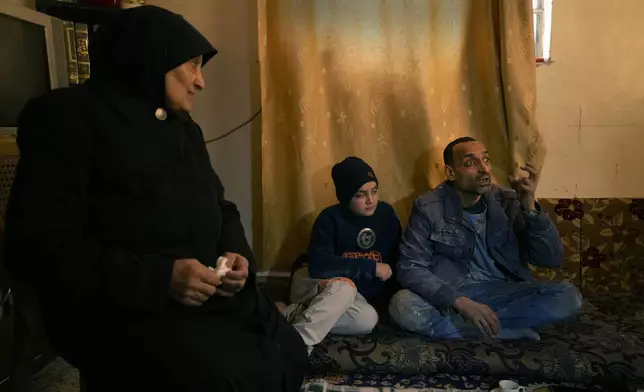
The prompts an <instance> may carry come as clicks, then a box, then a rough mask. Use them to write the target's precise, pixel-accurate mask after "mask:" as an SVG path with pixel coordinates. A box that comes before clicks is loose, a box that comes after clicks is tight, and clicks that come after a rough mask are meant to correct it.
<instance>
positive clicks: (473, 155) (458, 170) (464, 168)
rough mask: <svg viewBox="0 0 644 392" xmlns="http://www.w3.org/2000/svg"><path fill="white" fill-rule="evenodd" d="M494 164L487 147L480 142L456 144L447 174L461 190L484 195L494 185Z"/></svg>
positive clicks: (446, 167)
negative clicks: (492, 172)
mask: <svg viewBox="0 0 644 392" xmlns="http://www.w3.org/2000/svg"><path fill="white" fill-rule="evenodd" d="M491 171H492V166H491V165H490V156H489V154H488V151H487V148H485V146H484V145H483V143H480V142H465V143H460V144H457V145H456V146H454V159H453V161H452V164H451V165H446V166H445V175H446V176H447V179H448V180H450V181H452V182H453V183H454V184H455V186H456V189H458V190H459V191H461V192H464V193H468V194H472V195H482V194H483V193H485V192H487V191H488V190H489V189H490V187H491V186H492V177H491V175H490V174H491Z"/></svg>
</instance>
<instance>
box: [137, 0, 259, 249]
mask: <svg viewBox="0 0 644 392" xmlns="http://www.w3.org/2000/svg"><path fill="white" fill-rule="evenodd" d="M148 4H152V5H158V6H161V7H165V8H167V9H169V10H171V11H174V12H177V13H180V14H182V15H183V16H184V17H185V18H186V19H187V20H188V21H189V22H190V23H192V24H193V25H194V26H195V27H196V28H197V29H198V30H199V31H200V32H201V33H202V34H204V35H205V36H206V37H207V38H208V39H209V40H210V42H212V44H213V45H214V46H215V47H216V48H217V49H218V50H219V53H218V54H217V56H215V57H214V58H213V60H211V62H210V63H208V65H207V66H206V67H205V68H204V77H205V79H206V89H205V90H204V91H203V92H201V94H200V95H201V96H200V98H199V99H198V101H197V107H196V109H195V112H194V113H193V115H194V118H195V120H196V121H197V122H198V123H199V124H200V125H201V127H202V129H203V132H204V135H205V137H206V139H211V138H213V137H216V136H218V135H221V134H223V133H225V132H227V131H228V130H231V129H232V128H234V127H236V126H237V125H239V124H241V123H243V122H244V121H246V120H247V119H248V118H250V117H251V116H252V114H254V113H255V112H256V111H257V110H258V109H259V107H260V86H259V64H258V60H259V58H258V53H257V0H235V1H231V0H149V1H148ZM260 122H261V116H259V117H258V118H257V119H255V121H253V122H252V123H251V124H249V125H247V126H245V127H244V128H242V129H240V130H239V131H237V132H235V133H234V134H233V135H231V136H230V137H227V138H225V139H223V140H221V141H218V142H214V143H210V144H209V147H208V150H209V152H210V158H211V161H212V163H213V167H214V168H215V170H216V171H217V173H218V174H219V176H220V177H221V180H222V182H223V183H224V186H225V187H226V197H227V198H228V199H230V200H232V201H234V202H235V203H236V204H237V206H238V208H239V210H240V213H241V216H242V223H243V224H244V227H245V229H246V232H247V236H248V240H249V242H250V243H251V244H253V245H254V246H253V248H254V249H255V250H259V249H261V246H260V244H259V243H258V242H257V241H259V238H254V236H253V231H255V232H259V230H253V229H252V228H253V225H259V221H255V222H254V221H253V219H254V218H257V219H258V218H260V217H261V212H260V211H261V210H260V205H259V203H260V200H259V199H258V198H259V196H260V192H261V190H260V182H259V181H260V175H261V171H260V167H261V166H260V159H261V155H260V152H259V145H260V144H259V143H260V140H259V137H260ZM251 152H253V153H251Z"/></svg>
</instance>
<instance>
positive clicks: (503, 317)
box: [389, 282, 582, 339]
mask: <svg viewBox="0 0 644 392" xmlns="http://www.w3.org/2000/svg"><path fill="white" fill-rule="evenodd" d="M458 291H459V292H460V293H462V294H463V295H464V296H466V297H468V298H469V299H471V300H473V301H476V302H480V303H482V304H485V305H487V306H489V307H490V308H491V309H492V310H493V311H494V312H495V313H496V315H497V317H498V318H499V321H500V323H501V332H500V333H499V338H501V339H504V338H505V339H513V338H520V337H529V335H528V336H526V335H523V334H521V333H519V334H516V333H513V331H520V330H531V329H532V328H535V327H540V326H545V325H550V324H554V323H556V322H559V321H563V320H566V319H568V318H570V317H573V316H575V315H577V314H578V313H579V311H580V309H581V304H582V297H581V294H580V293H579V290H577V288H576V287H575V286H574V285H572V284H570V283H567V282H539V283H534V282H521V283H505V282H484V283H475V284H467V285H463V286H461V287H460V288H459V289H458ZM389 314H390V316H391V318H392V320H393V321H394V323H395V324H397V325H398V326H399V327H401V328H402V329H405V330H407V331H410V332H416V333H420V334H422V335H425V336H428V337H431V338H435V339H470V338H481V337H482V335H481V332H480V331H479V330H478V328H476V327H475V326H474V325H473V324H471V323H469V322H467V321H465V319H463V317H462V316H460V315H459V314H458V313H457V312H456V310H454V309H449V310H448V311H447V312H445V313H441V312H440V311H439V310H438V309H436V308H435V307H433V306H432V305H431V304H429V303H428V302H427V301H426V300H425V299H423V298H421V297H420V296H419V295H417V294H415V293H413V292H411V291H409V290H400V291H398V292H397V293H396V294H394V296H393V297H392V298H391V301H390V302H389ZM532 333H533V334H534V335H536V334H535V333H534V331H532ZM536 336H537V338H538V335H536Z"/></svg>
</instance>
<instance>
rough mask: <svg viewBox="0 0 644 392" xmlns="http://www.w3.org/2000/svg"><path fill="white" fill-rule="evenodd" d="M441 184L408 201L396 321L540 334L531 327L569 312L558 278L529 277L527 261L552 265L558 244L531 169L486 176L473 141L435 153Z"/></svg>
mask: <svg viewBox="0 0 644 392" xmlns="http://www.w3.org/2000/svg"><path fill="white" fill-rule="evenodd" d="M443 159H444V161H445V174H446V176H447V181H446V182H444V183H443V184H441V185H440V186H438V187H437V188H436V189H435V190H433V191H431V192H428V193H427V194H425V195H423V196H421V197H419V198H418V199H417V200H416V202H415V203H414V207H413V211H412V214H411V217H410V218H409V227H408V228H407V230H406V232H405V235H404V237H403V240H402V243H401V246H400V259H399V261H398V264H397V273H398V274H397V277H398V281H399V282H400V284H401V285H402V287H403V288H404V289H403V290H401V291H399V292H397V293H396V294H395V295H394V296H393V297H392V299H391V302H390V304H389V312H390V315H391V317H392V319H393V321H394V322H395V323H396V324H397V325H398V326H400V327H401V328H403V329H405V330H408V331H412V332H417V333H420V334H423V335H426V336H429V337H432V338H436V339H462V338H465V339H473V338H481V337H492V338H497V339H519V338H529V339H537V340H538V339H539V335H538V334H537V332H535V330H534V329H533V328H535V327H539V326H544V325H549V324H553V323H555V322H558V321H561V320H565V319H567V318H569V317H572V316H574V315H575V314H577V313H578V312H579V309H580V308H581V302H582V298H581V294H580V293H579V291H578V290H577V288H576V287H575V286H573V285H571V284H570V283H566V282H535V281H534V280H533V277H532V274H531V272H530V268H529V266H528V264H533V265H537V266H541V267H550V268H553V267H557V266H559V265H560V263H561V261H562V259H563V247H562V243H561V239H560V238H559V234H558V232H557V229H556V228H555V226H554V225H553V223H552V221H551V220H550V218H549V217H548V216H547V215H546V214H544V213H542V212H541V209H540V207H539V204H538V203H537V202H536V200H535V189H536V186H537V181H538V174H537V171H536V170H535V169H534V168H533V167H532V166H530V165H526V166H524V167H522V169H523V170H524V171H526V172H527V173H528V174H529V176H528V177H523V178H514V177H511V178H510V183H511V184H512V187H513V188H514V189H504V188H500V187H498V186H496V185H493V184H492V182H491V165H490V158H489V154H488V151H487V149H486V148H485V146H484V145H483V144H482V143H480V142H478V141H476V140H475V139H473V138H468V137H465V138H460V139H457V140H454V141H453V142H451V143H450V144H449V145H448V146H447V147H446V148H445V151H444V152H443Z"/></svg>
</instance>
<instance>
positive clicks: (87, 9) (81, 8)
mask: <svg viewBox="0 0 644 392" xmlns="http://www.w3.org/2000/svg"><path fill="white" fill-rule="evenodd" d="M119 11H121V9H120V8H111V7H98V6H92V5H87V4H75V3H65V2H61V1H53V2H52V4H51V5H49V6H48V7H47V8H46V9H45V13H46V14H47V15H50V16H53V17H55V18H58V19H62V20H67V21H71V22H76V23H87V24H88V25H97V24H101V23H105V22H106V21H108V20H110V19H111V18H112V17H113V16H114V15H116V13H117V12H119Z"/></svg>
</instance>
